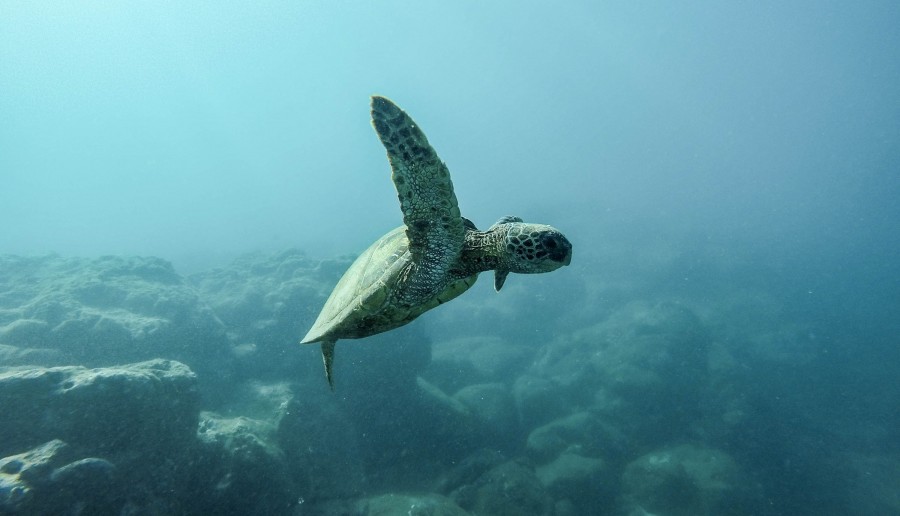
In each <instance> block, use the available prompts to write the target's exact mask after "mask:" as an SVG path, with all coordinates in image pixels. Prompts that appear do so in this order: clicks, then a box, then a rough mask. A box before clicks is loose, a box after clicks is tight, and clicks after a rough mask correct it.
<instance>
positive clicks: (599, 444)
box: [526, 412, 629, 464]
mask: <svg viewBox="0 0 900 516" xmlns="http://www.w3.org/2000/svg"><path fill="white" fill-rule="evenodd" d="M628 441H629V439H628V437H627V436H626V435H624V434H622V433H621V432H619V431H618V430H617V429H616V428H614V427H612V426H610V425H609V424H608V423H606V422H605V421H603V420H601V419H600V418H598V417H597V416H596V415H594V414H591V413H589V412H577V413H575V414H572V415H569V416H566V417H562V418H559V419H557V420H554V421H552V422H550V423H547V424H546V425H544V426H541V427H538V428H535V429H534V430H532V432H531V433H530V434H529V435H528V441H527V444H526V450H527V452H528V455H529V457H531V458H533V459H534V460H535V461H537V462H538V463H539V464H544V463H547V462H549V461H551V460H555V459H556V458H557V457H559V455H560V454H561V453H563V452H564V451H566V450H570V451H573V452H576V453H578V454H581V455H585V456H587V457H597V458H600V457H603V458H607V459H608V460H609V459H618V458H619V457H621V456H622V455H623V454H624V453H625V451H626V449H627V446H628Z"/></svg>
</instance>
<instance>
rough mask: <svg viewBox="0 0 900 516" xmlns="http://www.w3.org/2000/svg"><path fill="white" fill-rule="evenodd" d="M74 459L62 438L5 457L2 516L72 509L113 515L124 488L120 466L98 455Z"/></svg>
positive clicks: (0, 468) (0, 471) (0, 464)
mask: <svg viewBox="0 0 900 516" xmlns="http://www.w3.org/2000/svg"><path fill="white" fill-rule="evenodd" d="M73 459H74V456H73V453H72V450H71V448H70V447H68V446H66V444H65V443H64V442H62V441H60V440H58V439H54V440H52V441H48V442H46V443H44V444H41V445H39V446H37V447H35V448H33V449H31V450H28V451H26V452H23V453H19V454H15V455H11V456H9V457H4V458H2V459H0V514H68V513H69V511H70V509H71V508H72V507H79V508H80V511H81V513H90V514H112V513H113V512H114V511H110V506H112V505H115V504H116V501H117V498H119V497H120V496H121V495H122V487H123V486H122V485H121V484H120V483H119V479H118V478H117V477H118V475H117V474H116V468H115V466H113V465H112V464H111V463H110V462H109V461H107V460H104V459H100V458H96V457H85V458H81V459H77V460H73ZM119 504H120V505H121V500H119Z"/></svg>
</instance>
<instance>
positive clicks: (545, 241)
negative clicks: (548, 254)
mask: <svg viewBox="0 0 900 516" xmlns="http://www.w3.org/2000/svg"><path fill="white" fill-rule="evenodd" d="M541 245H543V246H544V247H545V248H546V249H556V247H557V246H558V245H559V244H558V243H557V242H556V238H554V237H553V235H544V236H543V237H541Z"/></svg>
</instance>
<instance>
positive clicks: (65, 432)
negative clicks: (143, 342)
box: [0, 360, 199, 454]
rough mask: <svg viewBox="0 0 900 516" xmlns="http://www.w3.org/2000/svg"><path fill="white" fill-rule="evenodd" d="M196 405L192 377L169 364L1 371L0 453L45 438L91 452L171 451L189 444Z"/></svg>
mask: <svg viewBox="0 0 900 516" xmlns="http://www.w3.org/2000/svg"><path fill="white" fill-rule="evenodd" d="M198 405H199V396H198V392H197V380H196V376H195V375H194V373H193V372H191V370H190V369H188V367H187V366H185V365H184V364H182V363H179V362H175V361H171V360H151V361H148V362H141V363H137V364H128V365H122V366H117V367H110V368H102V369H88V368H85V367H81V366H65V367H49V368H43V367H27V368H26V367H22V368H13V369H7V370H5V371H2V372H0V413H2V414H3V418H4V422H3V424H2V425H0V454H7V453H14V452H18V451H21V450H23V449H28V448H29V447H31V446H34V445H36V444H39V443H43V442H47V441H50V440H53V439H61V440H63V441H65V442H66V443H68V444H69V445H70V446H72V447H74V448H75V449H76V450H79V451H82V452H86V453H91V454H96V453H100V454H115V453H120V452H124V451H126V450H132V449H142V448H146V449H150V448H152V449H157V450H165V449H173V448H179V447H181V446H184V445H185V443H188V442H192V441H193V438H194V432H195V429H196V427H197V413H198Z"/></svg>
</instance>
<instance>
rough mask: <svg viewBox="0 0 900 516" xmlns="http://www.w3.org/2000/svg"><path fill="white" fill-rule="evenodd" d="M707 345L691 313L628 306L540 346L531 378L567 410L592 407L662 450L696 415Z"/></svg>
mask: <svg viewBox="0 0 900 516" xmlns="http://www.w3.org/2000/svg"><path fill="white" fill-rule="evenodd" d="M709 344H710V336H709V334H708V332H707V331H706V329H705V328H704V326H703V325H702V324H701V322H700V320H699V318H698V317H697V316H696V315H695V314H694V313H693V312H691V311H690V310H689V309H687V308H685V307H683V306H681V305H678V304H674V303H661V304H655V305H651V304H646V303H632V304H629V305H628V306H626V307H625V308H623V309H622V310H620V311H618V312H616V313H615V314H613V315H612V316H611V317H609V318H608V319H606V320H605V321H603V322H600V323H598V324H596V325H594V326H591V327H588V328H584V329H581V330H577V331H575V332H574V333H572V334H571V335H566V336H563V337H560V338H559V339H558V341H556V342H554V343H553V344H552V345H550V346H545V347H544V348H543V350H542V352H541V354H540V355H539V358H538V359H537V361H536V362H535V365H534V366H533V367H532V370H531V371H530V376H533V377H538V378H544V379H545V380H549V382H550V383H549V386H550V387H551V388H552V390H553V391H554V396H555V397H557V398H558V399H560V400H565V402H566V403H568V404H569V405H570V406H573V407H577V406H590V407H592V410H594V411H595V412H597V413H601V414H603V415H604V416H605V417H606V418H607V419H608V420H610V421H613V422H614V424H615V425H616V426H618V427H620V428H621V429H622V430H623V431H627V432H628V433H629V434H630V435H632V436H634V437H636V438H638V439H640V440H642V441H645V442H648V443H655V442H659V443H661V442H665V441H666V440H668V439H670V438H671V437H672V436H680V435H682V434H686V433H687V432H688V431H689V430H690V425H691V424H692V422H693V421H695V420H696V419H697V417H698V415H699V413H700V400H701V397H700V393H701V391H702V388H703V386H704V385H705V379H706V377H707V353H708V348H709ZM661 430H664V432H661Z"/></svg>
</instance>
